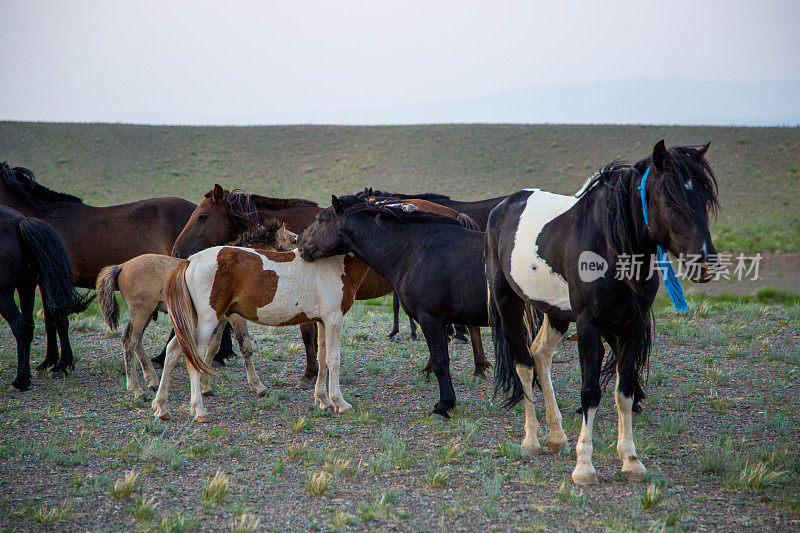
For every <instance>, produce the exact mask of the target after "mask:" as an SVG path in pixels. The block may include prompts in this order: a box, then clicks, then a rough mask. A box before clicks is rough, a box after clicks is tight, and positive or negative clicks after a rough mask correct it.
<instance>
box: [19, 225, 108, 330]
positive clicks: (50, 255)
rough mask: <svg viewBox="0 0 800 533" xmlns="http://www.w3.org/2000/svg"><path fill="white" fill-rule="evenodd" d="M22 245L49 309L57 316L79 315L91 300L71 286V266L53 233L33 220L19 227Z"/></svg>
mask: <svg viewBox="0 0 800 533" xmlns="http://www.w3.org/2000/svg"><path fill="white" fill-rule="evenodd" d="M19 232H20V235H21V237H22V243H23V245H24V246H25V248H26V251H27V252H28V254H29V256H30V257H32V258H33V259H34V260H35V263H36V266H37V267H38V268H39V280H38V281H39V285H40V287H41V288H42V290H43V294H42V297H43V298H44V300H45V303H46V305H47V307H48V308H49V309H51V310H52V311H54V312H56V313H65V314H71V313H80V312H81V311H84V310H85V309H86V308H87V307H88V306H89V304H90V303H91V301H92V299H93V298H94V297H93V296H92V297H89V296H88V295H86V296H81V295H80V294H79V293H78V291H76V290H75V286H74V285H73V284H72V265H71V264H70V262H69V256H68V255H67V251H66V250H65V249H64V245H63V244H62V243H61V239H59V238H58V234H57V233H56V231H55V230H54V229H53V228H52V227H50V225H48V224H47V223H45V222H43V221H41V220H37V219H35V218H27V217H26V218H23V219H22V220H21V221H20V223H19Z"/></svg>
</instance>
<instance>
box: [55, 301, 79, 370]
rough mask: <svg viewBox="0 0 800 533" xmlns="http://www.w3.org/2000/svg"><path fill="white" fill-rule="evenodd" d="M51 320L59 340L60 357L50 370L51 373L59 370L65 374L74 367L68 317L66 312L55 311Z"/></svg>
mask: <svg viewBox="0 0 800 533" xmlns="http://www.w3.org/2000/svg"><path fill="white" fill-rule="evenodd" d="M53 321H54V322H55V325H56V331H57V332H58V340H59V341H60V342H61V357H60V358H59V360H58V364H57V365H56V366H54V367H53V368H52V370H51V372H52V373H54V374H55V373H58V372H61V373H63V374H66V373H67V372H69V371H70V370H73V369H74V368H75V360H74V359H73V357H72V346H71V345H70V343H69V317H68V316H67V314H66V313H55V314H54V316H53Z"/></svg>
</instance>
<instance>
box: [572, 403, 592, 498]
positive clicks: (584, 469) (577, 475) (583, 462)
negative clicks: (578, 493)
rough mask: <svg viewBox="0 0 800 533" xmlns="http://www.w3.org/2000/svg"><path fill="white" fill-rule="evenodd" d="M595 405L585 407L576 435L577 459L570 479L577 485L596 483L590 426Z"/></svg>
mask: <svg viewBox="0 0 800 533" xmlns="http://www.w3.org/2000/svg"><path fill="white" fill-rule="evenodd" d="M596 411H597V407H592V408H590V409H587V412H586V413H584V415H583V425H582V426H581V434H580V436H579V437H578V444H577V446H576V447H575V450H576V451H577V454H578V461H577V464H576V465H575V470H573V471H572V481H573V482H574V483H576V484H578V485H593V484H595V483H597V471H595V469H594V465H592V452H593V451H594V448H593V446H592V427H593V426H594V414H595V412H596Z"/></svg>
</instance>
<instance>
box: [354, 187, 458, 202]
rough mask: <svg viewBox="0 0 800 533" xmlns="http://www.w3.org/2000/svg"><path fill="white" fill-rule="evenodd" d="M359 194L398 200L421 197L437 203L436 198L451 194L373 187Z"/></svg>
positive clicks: (441, 198) (445, 198) (448, 198)
mask: <svg viewBox="0 0 800 533" xmlns="http://www.w3.org/2000/svg"><path fill="white" fill-rule="evenodd" d="M358 196H359V197H360V198H364V197H366V196H380V197H384V198H397V199H398V200H412V199H419V200H428V201H429V202H434V203H436V202H435V201H436V200H450V197H449V196H446V195H444V194H436V193H432V192H426V193H422V194H401V193H399V192H385V191H374V190H372V189H371V188H367V189H364V192H361V193H359V194H358Z"/></svg>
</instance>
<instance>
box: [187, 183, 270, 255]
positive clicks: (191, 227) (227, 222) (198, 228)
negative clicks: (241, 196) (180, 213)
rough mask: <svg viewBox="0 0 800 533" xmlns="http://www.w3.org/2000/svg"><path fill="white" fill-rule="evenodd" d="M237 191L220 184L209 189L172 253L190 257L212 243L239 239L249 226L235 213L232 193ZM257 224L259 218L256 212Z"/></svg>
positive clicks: (255, 222)
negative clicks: (232, 206)
mask: <svg viewBox="0 0 800 533" xmlns="http://www.w3.org/2000/svg"><path fill="white" fill-rule="evenodd" d="M234 194H237V193H231V192H230V191H226V190H225V189H223V188H222V187H221V186H220V185H214V188H213V189H212V190H210V191H209V192H207V193H206V197H205V199H204V200H203V201H202V202H200V205H198V206H197V208H196V209H195V210H194V212H193V213H192V216H190V217H189V221H188V222H187V223H186V226H185V227H184V228H183V231H181V234H180V235H178V238H177V239H176V240H175V244H173V246H172V255H173V256H175V257H182V258H186V257H189V256H190V255H192V254H195V253H197V252H199V251H200V250H204V249H206V248H208V247H210V246H218V245H222V244H225V243H227V242H230V241H232V240H233V239H235V238H236V237H237V236H238V235H239V233H241V232H242V231H243V229H245V228H244V227H242V224H237V221H236V218H235V217H233V216H232V215H231V202H230V200H231V197H232V196H233V195H234ZM253 218H254V223H253V224H252V225H255V224H257V223H258V220H257V218H255V215H253Z"/></svg>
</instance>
